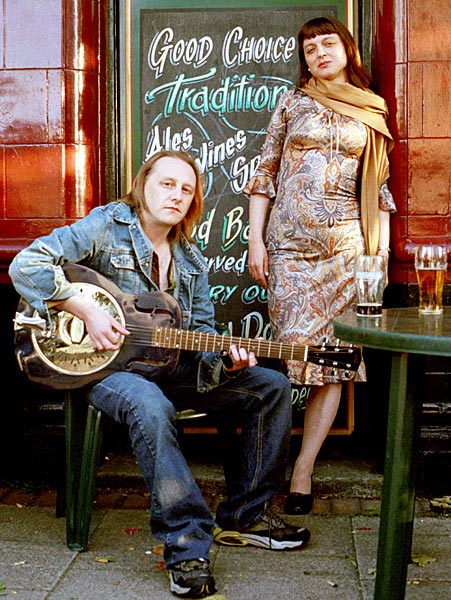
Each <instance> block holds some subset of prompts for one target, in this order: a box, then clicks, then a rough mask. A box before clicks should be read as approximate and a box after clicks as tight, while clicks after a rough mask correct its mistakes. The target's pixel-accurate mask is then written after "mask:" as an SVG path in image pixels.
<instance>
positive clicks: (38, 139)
mask: <svg viewBox="0 0 451 600" xmlns="http://www.w3.org/2000/svg"><path fill="white" fill-rule="evenodd" d="M103 6H104V3H103V2H102V1H101V0H98V1H86V0H40V1H39V2H36V0H3V2H1V3H0V90H1V92H0V266H1V269H0V271H1V273H2V277H3V279H0V281H6V274H5V269H6V268H7V265H8V264H9V261H10V259H11V258H12V256H13V255H14V253H15V252H16V251H17V250H18V249H19V248H21V247H22V246H24V245H26V244H27V243H29V242H30V241H31V240H32V239H34V238H35V237H37V236H39V235H42V234H44V233H46V232H48V231H50V230H51V229H53V228H54V227H55V226H57V225H60V224H64V223H66V222H70V221H71V220H74V219H76V218H78V217H81V216H84V215H85V214H86V213H87V212H88V211H89V210H90V209H91V208H92V207H93V206H94V205H96V204H100V203H101V201H102V198H104V196H105V193H104V180H105V177H104V176H101V174H102V173H103V171H104V163H105V127H104V126H103V124H102V121H101V120H100V115H101V110H100V109H99V104H100V100H99V99H100V98H101V97H102V85H104V81H105V73H104V66H103V64H104V63H103V61H104V56H105V51H104V45H105V40H104V33H103V32H104V31H105V15H104V8H103Z"/></svg>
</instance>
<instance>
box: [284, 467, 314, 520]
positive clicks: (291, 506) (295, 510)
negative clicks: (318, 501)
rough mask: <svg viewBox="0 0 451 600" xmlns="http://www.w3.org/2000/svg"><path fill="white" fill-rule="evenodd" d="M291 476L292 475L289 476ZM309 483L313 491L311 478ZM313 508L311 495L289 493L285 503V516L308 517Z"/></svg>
mask: <svg viewBox="0 0 451 600" xmlns="http://www.w3.org/2000/svg"><path fill="white" fill-rule="evenodd" d="M291 476H293V474H291ZM310 482H311V485H312V489H313V482H312V478H311V477H310ZM312 508H313V494H302V493H301V492H290V493H289V494H288V496H287V500H286V502H285V514H286V515H308V514H309V512H311V511H312Z"/></svg>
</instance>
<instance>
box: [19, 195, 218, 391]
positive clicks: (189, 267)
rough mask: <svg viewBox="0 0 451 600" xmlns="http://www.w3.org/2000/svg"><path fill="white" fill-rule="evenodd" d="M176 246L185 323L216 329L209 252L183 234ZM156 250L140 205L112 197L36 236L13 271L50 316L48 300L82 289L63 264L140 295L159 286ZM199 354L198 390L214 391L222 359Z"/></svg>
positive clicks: (30, 299) (36, 304)
mask: <svg viewBox="0 0 451 600" xmlns="http://www.w3.org/2000/svg"><path fill="white" fill-rule="evenodd" d="M172 249H173V272H174V279H175V289H174V290H173V296H174V298H175V299H176V300H177V301H178V303H179V305H180V309H181V314H182V327H183V329H191V330H196V331H202V332H212V333H217V332H216V330H215V328H214V325H215V320H214V306H213V303H212V302H211V301H210V299H209V286H208V267H207V265H206V262H205V259H204V257H203V256H202V254H201V252H200V251H199V249H198V248H197V247H196V246H195V245H194V244H190V243H189V242H188V240H187V239H186V238H185V237H183V236H182V239H181V241H180V243H176V244H173V248H172ZM152 254H153V247H152V244H151V242H150V241H149V239H148V238H147V236H146V235H145V234H144V231H143V229H142V227H141V223H140V220H139V218H138V214H137V213H136V211H135V210H134V209H132V208H131V207H129V206H127V205H126V204H124V203H123V202H112V203H110V204H107V205H105V206H100V207H97V208H94V209H93V210H92V211H91V212H90V213H89V214H88V215H87V216H86V217H85V218H84V219H81V220H80V221H77V222H75V223H74V224H72V225H68V226H64V227H60V228H57V229H55V230H54V231H53V232H52V233H50V234H49V235H47V236H44V237H41V238H38V239H36V240H35V241H34V242H33V243H32V244H31V245H30V246H28V247H27V248H25V249H24V250H22V251H21V252H19V253H18V254H17V256H16V257H15V258H14V259H13V261H12V262H11V265H10V267H9V275H10V277H11V280H12V282H13V285H14V287H15V289H16V291H17V292H18V294H20V295H21V296H22V297H23V298H24V299H25V300H26V301H27V302H28V303H29V304H30V305H31V306H32V307H33V308H35V309H36V310H37V311H38V312H39V314H40V315H41V316H42V317H45V318H46V319H47V320H50V319H51V314H50V310H49V307H48V304H47V302H48V301H61V300H65V299H67V298H69V297H70V296H73V295H74V294H76V293H77V292H76V287H75V285H74V284H72V283H70V282H69V281H68V280H67V279H66V277H65V276H64V272H63V270H62V267H63V266H64V265H66V264H67V263H82V264H83V265H85V266H87V267H89V268H91V269H93V270H95V271H97V272H98V273H100V274H102V275H104V276H105V277H106V278H107V279H109V280H110V281H112V282H113V283H115V284H116V285H117V286H118V287H119V288H120V289H121V290H122V291H123V292H125V293H128V294H134V295H139V294H142V293H144V292H148V291H151V290H153V289H157V288H156V285H155V284H154V283H153V282H152V280H151V278H150V270H151V264H152ZM196 358H197V361H198V365H199V367H198V377H197V388H198V391H199V392H207V391H210V390H211V389H212V388H214V387H215V386H217V385H218V384H219V382H220V376H221V366H222V360H221V359H220V357H219V355H218V354H216V353H209V352H204V353H199V354H198V355H197V357H196Z"/></svg>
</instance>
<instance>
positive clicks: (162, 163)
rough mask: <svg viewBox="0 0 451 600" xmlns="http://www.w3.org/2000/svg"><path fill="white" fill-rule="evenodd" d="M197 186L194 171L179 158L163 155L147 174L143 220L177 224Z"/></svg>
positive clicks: (157, 223)
mask: <svg viewBox="0 0 451 600" xmlns="http://www.w3.org/2000/svg"><path fill="white" fill-rule="evenodd" d="M195 190H196V173H195V172H194V170H193V168H192V167H191V165H189V164H188V163H186V162H185V161H184V160H182V159H180V158H175V157H173V156H163V157H162V158H160V159H159V160H158V161H157V162H156V163H155V164H154V166H153V168H152V170H151V172H150V173H149V175H148V176H147V178H146V183H145V185H144V197H145V204H146V208H147V214H146V217H145V218H146V222H147V223H148V224H149V225H150V226H157V227H160V228H161V227H169V228H171V227H172V226H174V225H177V224H178V223H180V222H181V221H183V219H184V218H185V216H186V213H187V212H188V210H189V207H190V205H191V202H192V200H193V198H194V192H195Z"/></svg>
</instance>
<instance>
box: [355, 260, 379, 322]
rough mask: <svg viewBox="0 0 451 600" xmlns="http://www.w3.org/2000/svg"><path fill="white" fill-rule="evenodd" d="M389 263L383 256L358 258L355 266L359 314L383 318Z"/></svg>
mask: <svg viewBox="0 0 451 600" xmlns="http://www.w3.org/2000/svg"><path fill="white" fill-rule="evenodd" d="M386 270H387V263H386V259H385V258H384V257H383V256H369V255H362V256H357V258H356V259H355V265H354V276H355V288H356V296H357V314H358V315H359V316H362V317H380V316H382V299H383V296H384V288H385V279H386Z"/></svg>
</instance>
